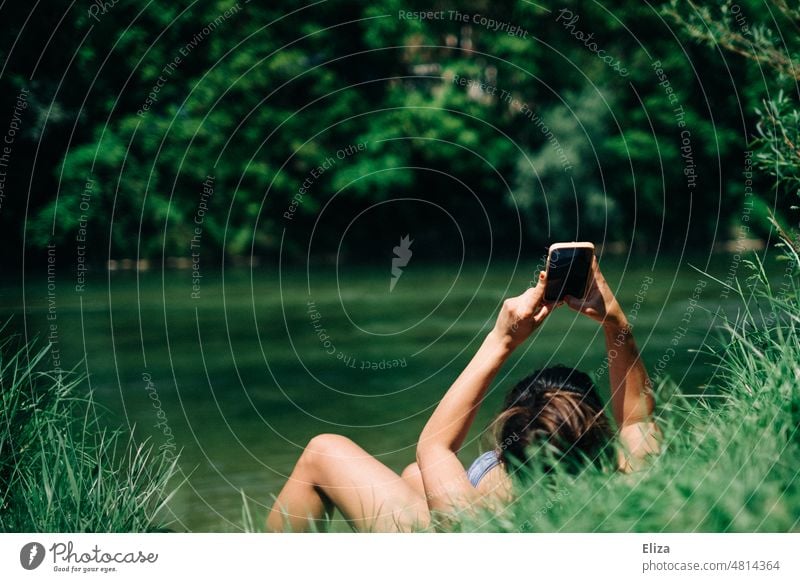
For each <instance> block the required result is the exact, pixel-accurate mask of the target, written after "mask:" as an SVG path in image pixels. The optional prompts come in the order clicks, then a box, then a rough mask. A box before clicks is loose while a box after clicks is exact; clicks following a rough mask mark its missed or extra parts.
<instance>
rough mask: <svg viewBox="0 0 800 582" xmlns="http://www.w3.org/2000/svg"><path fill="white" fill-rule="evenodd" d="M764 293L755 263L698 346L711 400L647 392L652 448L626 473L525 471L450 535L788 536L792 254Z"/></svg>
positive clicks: (798, 420)
mask: <svg viewBox="0 0 800 582" xmlns="http://www.w3.org/2000/svg"><path fill="white" fill-rule="evenodd" d="M788 253H789V255H790V257H789V258H790V260H791V261H793V264H792V263H790V264H789V266H788V267H787V270H786V273H785V276H784V278H783V279H782V280H781V281H780V282H779V283H778V284H777V285H775V286H771V285H770V283H769V281H768V280H767V277H766V275H765V273H764V270H763V268H761V265H760V264H758V263H750V264H749V266H750V268H751V269H752V273H753V274H752V276H751V277H750V278H749V279H748V280H747V281H746V282H745V284H744V285H740V286H739V287H738V288H737V289H736V292H737V293H738V294H739V295H740V297H741V299H742V305H743V306H744V307H743V309H742V311H741V312H740V313H738V314H737V316H736V317H734V318H732V319H731V320H730V321H727V322H726V323H725V324H724V325H723V333H724V337H722V338H720V340H719V341H717V342H715V343H711V344H708V345H707V346H706V354H705V356H706V357H707V358H709V359H711V360H712V361H714V362H715V365H716V367H717V374H716V375H715V378H716V380H715V381H716V388H717V390H716V394H717V397H716V398H690V397H687V396H684V395H682V394H681V393H680V391H679V390H678V389H677V388H676V387H675V386H674V385H673V384H671V383H669V382H662V383H661V385H660V386H659V387H658V388H657V396H658V398H657V400H658V410H659V413H658V421H659V424H660V426H661V427H662V430H663V432H664V443H663V450H662V453H661V454H660V455H659V456H657V457H655V458H654V459H653V460H652V463H650V464H649V466H648V468H646V469H645V470H642V471H639V472H637V473H634V474H627V475H626V474H621V473H619V472H616V471H613V470H603V469H597V468H588V469H586V470H585V471H584V472H583V473H581V474H580V475H577V476H575V475H570V474H567V473H566V472H556V473H555V474H552V475H548V476H544V475H543V474H541V473H540V474H538V475H537V474H533V475H531V476H530V479H529V481H528V485H526V486H521V487H520V488H519V491H520V492H519V496H518V498H517V500H516V502H514V503H513V504H512V505H511V506H510V507H509V508H508V510H507V511H504V512H502V513H501V514H492V513H489V512H484V513H481V514H479V515H473V516H470V517H465V518H464V519H463V520H462V521H461V523H460V524H459V526H458V529H460V530H461V531H476V530H477V531H501V532H518V531H532V532H537V531H538V532H559V531H581V532H628V531H634V532H662V531H666V532H674V531H678V532H694V531H703V532H786V531H800V292H799V290H798V285H797V278H796V274H797V270H796V267H797V264H798V263H797V256H796V255H794V254H793V251H791V249H790V250H789V251H788Z"/></svg>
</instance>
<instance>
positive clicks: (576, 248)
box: [544, 242, 594, 301]
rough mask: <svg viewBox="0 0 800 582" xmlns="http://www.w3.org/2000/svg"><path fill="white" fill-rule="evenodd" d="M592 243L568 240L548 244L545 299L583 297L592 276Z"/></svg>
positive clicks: (558, 299) (557, 299)
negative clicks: (567, 296) (566, 241)
mask: <svg viewBox="0 0 800 582" xmlns="http://www.w3.org/2000/svg"><path fill="white" fill-rule="evenodd" d="M593 258H594V245H593V244H592V243H590V242H568V243H555V244H553V245H550V248H549V250H548V251H547V287H546V288H545V290H544V298H545V300H546V301H561V299H562V298H563V297H564V296H565V295H571V296H572V297H575V298H577V299H583V296H584V295H586V290H587V289H588V288H589V281H590V280H591V276H592V259H593Z"/></svg>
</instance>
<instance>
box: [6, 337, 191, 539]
mask: <svg viewBox="0 0 800 582" xmlns="http://www.w3.org/2000/svg"><path fill="white" fill-rule="evenodd" d="M0 331H2V330H0ZM46 354H47V349H46V348H45V349H42V350H40V351H38V352H35V353H33V354H30V353H29V350H28V349H26V348H25V346H21V345H20V344H19V342H18V341H16V340H14V339H6V340H4V341H2V342H0V397H1V398H2V410H0V531H4V532H15V531H16V532H20V531H25V532H141V531H155V530H160V529H163V528H164V527H166V525H167V524H165V523H162V521H161V520H162V517H161V516H162V515H163V514H162V511H161V510H162V509H163V507H164V504H165V503H166V501H167V500H168V499H169V497H170V496H171V494H170V492H169V487H170V486H171V483H172V481H173V477H174V476H175V474H176V462H177V461H176V459H171V460H170V459H167V458H165V457H164V456H163V455H161V454H159V453H158V452H157V451H154V449H153V447H152V446H150V445H148V444H146V443H136V442H135V441H134V440H133V437H132V436H131V435H130V434H125V433H124V432H122V431H109V430H107V429H106V428H104V426H103V423H102V421H101V419H100V418H98V414H97V408H96V406H95V404H94V402H93V401H92V400H91V397H79V396H78V395H77V388H78V387H79V386H82V385H83V383H82V379H81V378H80V377H77V376H75V375H68V377H67V379H66V380H64V379H63V378H61V377H55V376H54V375H52V374H49V373H42V372H39V371H37V370H38V369H40V368H41V366H42V364H43V360H44V357H45V355H46Z"/></svg>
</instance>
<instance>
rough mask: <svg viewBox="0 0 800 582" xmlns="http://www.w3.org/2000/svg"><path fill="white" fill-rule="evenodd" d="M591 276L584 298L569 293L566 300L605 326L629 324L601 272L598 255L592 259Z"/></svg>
mask: <svg viewBox="0 0 800 582" xmlns="http://www.w3.org/2000/svg"><path fill="white" fill-rule="evenodd" d="M591 277H592V280H591V283H590V284H589V289H588V290H587V292H586V296H585V297H584V298H583V299H578V298H577V297H572V296H569V295H567V296H565V297H564V302H565V303H566V304H567V305H569V307H570V308H571V309H574V310H575V311H577V312H578V313H582V314H584V315H586V316H588V317H591V318H592V319H594V320H595V321H597V322H599V323H601V324H602V325H603V326H604V327H611V328H620V327H625V326H626V325H627V324H628V322H627V319H626V318H625V314H624V313H623V311H622V308H621V307H620V305H619V302H618V301H617V298H616V297H614V292H613V291H611V287H609V286H608V283H607V282H606V279H605V277H603V273H601V272H600V266H599V265H598V264H597V257H594V259H593V260H592V275H591Z"/></svg>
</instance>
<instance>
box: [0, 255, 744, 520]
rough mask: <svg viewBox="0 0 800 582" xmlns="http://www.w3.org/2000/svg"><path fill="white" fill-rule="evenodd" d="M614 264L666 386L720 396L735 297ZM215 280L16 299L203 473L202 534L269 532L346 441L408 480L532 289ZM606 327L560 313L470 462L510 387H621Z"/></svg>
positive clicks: (112, 283)
mask: <svg viewBox="0 0 800 582" xmlns="http://www.w3.org/2000/svg"><path fill="white" fill-rule="evenodd" d="M694 264H696V265H698V266H701V267H703V266H705V261H704V260H703V261H700V260H698V261H696V262H694ZM731 264H732V263H731V259H730V258H729V257H727V256H716V257H715V258H714V260H713V263H712V264H711V265H710V266H709V269H710V270H711V271H712V272H713V273H715V274H717V275H718V276H721V277H722V278H723V279H724V278H725V276H726V273H727V272H728V270H729V268H730V267H731ZM603 265H604V271H605V272H606V276H607V278H608V279H609V281H610V282H611V284H612V286H613V287H615V288H617V289H618V296H619V298H620V301H621V303H622V304H623V307H625V308H626V309H627V310H628V311H629V312H630V314H631V319H632V320H633V321H634V323H635V326H636V336H637V339H638V341H639V344H640V347H641V349H642V351H643V354H644V358H645V361H646V362H647V363H648V365H649V366H650V368H651V369H652V370H656V369H659V370H660V373H655V371H654V375H656V376H658V375H668V376H670V377H671V378H672V379H674V380H675V381H676V382H678V383H679V384H680V385H681V386H682V387H683V388H684V390H686V391H689V392H695V393H701V392H703V391H704V390H705V385H706V383H707V382H708V380H709V378H710V377H711V375H712V373H713V367H712V366H711V365H710V363H709V360H708V358H707V357H706V356H703V355H698V354H696V353H695V352H693V350H694V349H695V348H697V347H698V346H699V345H700V344H701V342H702V340H703V338H705V337H706V336H707V335H708V334H709V330H712V331H711V333H712V334H713V333H714V332H713V329H714V325H712V323H711V320H712V318H711V316H712V314H713V312H714V311H716V309H717V308H718V306H720V305H723V306H727V307H728V308H729V309H730V308H731V307H732V305H731V303H730V301H731V300H729V299H727V298H725V297H724V293H722V287H721V286H720V285H718V284H715V283H712V282H709V283H708V284H707V286H706V287H705V288H702V287H698V281H701V280H704V278H703V277H701V276H700V275H698V274H697V273H696V272H695V271H694V270H692V269H691V267H690V266H689V263H688V262H685V261H684V262H682V263H679V262H678V261H677V260H676V259H669V258H667V259H663V258H662V259H659V260H658V261H657V262H656V264H655V267H654V268H652V267H653V265H652V264H651V263H650V262H649V261H648V263H647V264H645V263H644V262H641V261H640V262H637V263H636V264H633V265H632V264H630V263H629V264H627V265H626V264H625V261H624V259H622V258H609V259H606V260H604V262H603ZM651 268H652V270H651ZM739 272H740V274H743V273H744V267H740V269H739ZM203 275H204V276H203V278H202V279H201V280H200V282H199V289H200V294H199V298H192V296H191V293H192V274H191V271H190V270H176V271H167V272H165V273H162V272H161V271H160V270H151V271H147V272H142V273H140V275H139V278H138V282H137V276H136V273H135V272H132V271H116V272H112V273H110V274H107V273H97V274H94V275H93V276H91V277H90V278H89V279H88V280H87V283H86V286H85V289H84V290H83V291H82V292H80V293H78V292H76V291H75V278H74V275H73V274H71V273H60V274H59V275H58V276H57V278H56V280H55V282H54V283H55V284H54V285H52V286H51V287H50V289H51V291H52V292H53V294H52V295H51V296H50V297H48V285H47V280H46V276H45V270H44V268H43V269H42V270H41V272H40V274H38V275H37V274H32V275H28V278H27V280H26V283H25V293H24V303H23V293H22V288H21V286H20V285H19V284H18V282H15V283H14V284H11V283H6V284H4V285H3V286H2V287H1V288H0V293H1V294H2V296H1V297H0V299H2V305H3V306H4V311H5V313H4V314H3V315H4V319H5V316H7V315H8V314H12V315H13V319H12V328H13V329H15V330H17V331H20V332H23V331H24V330H25V328H27V333H28V334H29V335H38V336H39V337H40V339H42V340H44V339H46V338H47V336H48V334H49V333H51V332H50V328H49V327H48V326H49V325H51V324H55V325H56V331H55V334H54V335H53V336H52V337H53V338H54V339H57V341H58V344H57V347H58V348H59V349H60V357H61V362H60V363H61V366H62V367H64V368H70V367H73V366H77V365H79V364H80V367H81V368H82V369H84V370H86V371H88V374H89V378H90V383H91V387H92V389H94V391H95V393H96V399H97V400H98V401H99V402H101V403H102V404H103V405H105V406H106V407H108V408H109V409H110V411H111V413H110V414H111V416H110V418H111V420H112V421H114V422H115V423H117V424H120V423H121V424H124V425H128V426H132V427H133V426H135V430H136V432H137V433H138V434H139V435H140V436H142V437H144V436H150V437H152V439H153V442H154V443H155V444H157V445H168V444H170V442H169V439H168V435H169V434H170V433H171V434H172V435H174V443H175V445H176V446H177V447H178V448H180V449H182V450H183V453H182V457H181V467H182V469H183V470H184V471H185V473H186V474H187V475H189V477H188V482H187V484H186V485H185V486H183V487H182V489H181V490H180V492H179V494H178V495H177V497H176V498H175V500H174V502H173V503H172V506H171V509H172V511H173V512H174V514H175V517H176V519H177V520H178V522H177V523H176V524H175V527H176V529H188V530H200V531H206V530H211V531H233V530H237V529H240V527H241V523H242V522H241V514H242V509H241V508H242V503H241V492H240V491H242V490H243V491H244V492H245V494H246V495H247V496H248V498H250V500H251V505H252V507H253V509H254V510H255V511H256V515H257V517H258V519H262V517H263V515H264V514H265V513H266V508H267V506H268V505H269V504H270V501H271V495H274V494H276V493H277V491H278V489H279V488H280V486H281V484H282V482H283V481H284V479H285V478H286V476H287V474H288V472H289V471H290V470H291V468H292V465H293V463H294V462H295V460H296V459H297V457H298V455H299V453H300V450H301V448H302V447H303V445H304V444H305V443H306V442H307V441H308V439H309V438H311V437H312V436H313V435H315V434H317V433H321V432H336V433H342V434H345V435H347V436H349V437H351V438H353V439H355V440H356V441H357V442H359V443H361V444H362V445H363V446H364V447H365V448H366V449H367V450H368V451H370V452H371V453H373V454H375V455H377V456H378V457H379V458H380V459H381V460H383V461H384V462H385V463H387V464H388V465H389V466H391V467H392V468H394V469H395V470H398V471H399V470H401V469H402V468H403V466H404V465H405V464H407V463H409V462H411V461H412V460H413V458H414V446H415V442H416V439H417V436H418V434H419V432H420V430H421V428H422V426H423V424H424V423H425V421H426V419H427V417H428V415H429V414H430V412H431V411H432V408H433V407H434V406H435V405H436V403H437V401H438V400H439V398H441V396H442V395H443V393H444V392H445V390H446V389H447V387H448V386H449V385H450V383H451V382H452V380H453V379H454V378H455V377H456V376H457V375H458V373H459V372H460V371H461V369H462V367H463V366H464V365H465V363H466V361H467V360H468V359H469V357H470V356H471V355H472V353H473V352H474V350H475V349H476V348H477V346H478V344H479V342H480V340H481V338H482V336H483V334H485V333H486V331H488V329H489V327H490V326H491V324H492V322H493V317H494V314H495V313H496V310H497V308H498V306H499V303H500V301H501V300H502V298H503V297H504V296H507V295H509V294H511V293H514V294H516V293H519V292H521V291H522V290H523V289H524V288H525V287H526V285H527V282H528V280H529V279H530V278H531V274H530V273H529V272H526V271H525V270H524V269H521V268H520V267H519V266H517V267H516V268H515V266H514V265H513V264H510V263H509V264H496V263H495V264H493V265H492V266H491V268H490V269H488V270H487V269H485V268H484V267H483V266H477V265H467V266H463V267H462V268H459V267H458V266H457V265H454V266H433V265H422V264H411V265H409V267H407V268H406V269H405V273H404V274H403V276H402V277H401V279H400V280H399V281H398V283H397V286H396V288H395V289H394V291H393V292H391V293H390V292H389V280H390V273H389V266H388V265H386V267H385V268H384V267H383V266H381V267H369V268H367V267H352V268H345V267H340V269H339V271H338V273H337V271H336V269H335V268H334V267H316V268H314V269H313V270H312V271H311V273H310V276H309V277H308V278H307V274H306V272H305V270H294V271H289V272H283V273H282V274H279V273H278V272H277V271H275V270H271V269H268V268H258V269H255V270H254V271H253V275H252V279H251V273H250V270H249V269H233V270H226V272H225V277H224V279H223V278H222V277H221V276H220V275H219V274H217V275H214V274H212V273H210V272H204V273H203ZM309 289H310V292H309ZM637 296H638V300H637ZM693 297H694V299H693ZM48 314H49V315H50V317H51V319H50V320H48V319H47V317H48ZM53 317H55V319H52V318H53ZM681 328H685V329H681ZM323 330H324V331H323ZM598 331H599V329H598V327H597V326H596V325H594V324H593V323H592V322H590V321H588V320H585V319H584V318H580V317H576V315H575V314H574V312H571V311H569V310H568V309H566V308H562V309H560V310H558V311H557V312H556V313H555V314H554V315H553V316H551V317H550V318H549V319H548V320H547V321H546V323H545V325H544V327H543V328H542V329H541V330H540V331H539V332H538V334H537V335H536V336H535V337H534V338H533V339H532V340H531V341H529V342H528V343H527V344H526V345H525V346H523V348H521V349H520V351H519V353H518V354H516V355H515V357H514V358H513V360H512V361H510V362H509V363H508V364H507V365H506V367H505V368H504V369H503V370H502V372H501V374H500V376H499V378H498V380H497V381H496V382H495V385H494V387H493V390H492V391H491V393H490V394H489V396H488V397H487V400H486V404H485V406H484V407H483V409H482V410H481V413H480V415H479V417H478V419H477V423H476V426H475V429H473V431H472V433H471V435H470V439H469V442H468V444H467V446H466V447H465V450H464V453H463V459H462V460H463V461H464V462H465V463H468V462H470V460H471V459H472V458H473V457H474V455H475V454H476V453H477V452H478V450H479V448H480V447H482V446H483V447H485V443H486V439H485V437H481V431H480V429H481V428H484V427H485V426H486V424H487V423H488V422H489V421H490V419H491V416H492V414H493V413H494V412H496V411H497V407H498V405H499V402H500V400H501V398H502V395H503V392H504V390H506V389H507V388H508V387H510V385H511V383H512V382H513V380H515V379H518V378H519V377H521V376H523V375H526V374H527V373H529V372H530V371H532V370H533V369H535V368H537V367H541V366H546V365H548V364H553V363H564V364H568V365H572V366H577V367H579V368H581V369H583V370H585V371H587V372H590V373H591V374H592V375H593V376H595V378H596V379H597V382H598V384H599V385H600V386H601V387H602V388H603V390H605V389H606V386H605V380H606V379H605V377H604V375H603V374H602V372H600V373H598V372H597V370H599V369H602V363H603V355H604V352H603V340H602V336H601V335H600V334H599V333H598ZM659 361H660V363H659ZM156 397H157V400H156V399H155V398H156ZM159 407H160V408H159ZM159 422H160V423H161V425H160V427H157V426H156V425H157V424H158V423H159ZM165 427H168V431H167V432H166V435H165V432H164V430H163V429H164V428H165Z"/></svg>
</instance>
